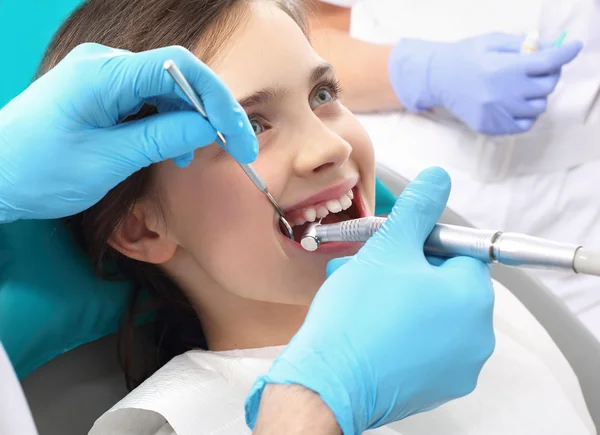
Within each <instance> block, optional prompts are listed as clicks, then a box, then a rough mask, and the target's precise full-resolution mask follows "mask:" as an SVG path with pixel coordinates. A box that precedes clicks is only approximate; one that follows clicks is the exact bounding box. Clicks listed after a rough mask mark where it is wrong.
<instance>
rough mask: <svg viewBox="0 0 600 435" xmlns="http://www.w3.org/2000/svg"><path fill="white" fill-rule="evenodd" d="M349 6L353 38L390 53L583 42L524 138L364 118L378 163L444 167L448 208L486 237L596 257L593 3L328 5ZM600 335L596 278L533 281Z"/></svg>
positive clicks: (599, 159) (597, 85)
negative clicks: (489, 42)
mask: <svg viewBox="0 0 600 435" xmlns="http://www.w3.org/2000/svg"><path fill="white" fill-rule="evenodd" d="M331 3H336V4H338V5H344V4H345V5H346V6H350V5H351V4H354V3H357V4H356V6H355V7H354V8H353V11H352V26H351V33H352V35H353V36H355V37H357V38H360V39H363V40H367V41H370V42H375V43H386V44H392V43H395V42H396V41H398V40H399V39H401V38H404V37H415V38H422V39H428V40H437V41H455V40H458V39H462V38H466V37H470V36H475V35H481V34H484V33H489V32H495V31H501V32H506V33H513V34H525V33H528V32H531V31H533V30H538V31H539V32H540V35H541V37H542V38H544V39H548V40H551V41H552V40H555V39H556V38H557V37H558V35H559V34H560V33H561V32H562V31H563V30H567V31H568V39H569V40H574V39H579V40H581V41H583V42H584V44H585V46H584V50H583V51H582V53H581V54H580V55H579V57H578V58H577V59H575V61H574V62H573V63H571V64H570V65H567V66H566V67H565V68H564V69H563V75H562V79H561V81H560V83H559V86H558V88H557V90H556V91H555V92H554V94H552V96H551V97H550V99H549V106H548V111H547V113H546V114H544V115H543V116H542V117H541V118H540V119H539V120H538V122H537V124H536V125H535V126H534V129H533V130H532V131H531V132H529V133H527V134H524V135H520V136H516V137H514V138H509V139H491V138H487V137H484V136H481V135H477V134H474V133H472V132H470V131H468V130H467V129H466V128H465V127H463V126H462V125H461V124H460V123H458V122H456V121H455V120H453V119H449V117H448V116H447V114H445V113H443V111H437V113H434V115H428V117H424V116H416V115H412V114H405V113H393V114H385V115H384V114H374V115H365V116H360V119H361V121H363V123H364V124H365V126H366V127H367V129H368V131H369V133H370V134H371V136H372V138H373V140H374V144H375V151H376V158H377V160H378V161H380V162H381V163H382V164H384V165H386V166H388V167H390V168H391V169H394V170H396V171H398V172H399V173H401V174H403V175H405V176H406V177H408V178H413V177H414V176H415V175H416V174H417V173H418V172H419V171H420V170H421V169H423V168H425V167H428V166H432V165H439V166H442V167H444V168H445V169H447V170H448V171H449V172H450V174H451V176H452V180H453V190H452V195H451V197H450V201H449V205H450V207H452V208H453V209H454V210H455V211H457V212H458V213H460V214H461V215H463V216H464V217H465V218H467V219H469V220H470V221H471V222H472V223H473V224H474V225H476V226H478V227H482V228H489V229H500V230H505V231H518V232H524V233H528V234H531V235H536V236H540V237H545V238H548V239H553V240H557V241H561V242H569V243H575V244H582V245H586V246H588V247H590V248H595V249H600V194H598V193H597V191H596V190H595V187H594V186H596V185H598V184H600V25H599V23H600V0H525V1H524V0H507V1H482V0H450V1H442V0H419V1H415V0H394V1H389V0H364V1H362V2H357V1H352V0H335V1H333V0H332V1H331ZM535 273H536V274H537V275H538V276H539V277H540V278H541V279H542V280H543V281H544V282H545V283H546V284H547V285H548V286H549V287H550V288H551V289H552V290H553V291H554V292H555V293H556V294H557V295H558V296H559V297H561V298H562V300H563V301H565V302H566V304H567V305H568V306H569V307H570V308H571V309H572V310H573V311H574V312H575V313H576V314H577V315H578V316H579V318H580V319H581V320H582V321H583V322H584V323H585V324H586V325H588V327H589V328H590V329H591V330H592V331H593V332H594V333H595V335H596V336H597V337H600V278H595V277H586V276H577V275H574V274H569V273H561V272H547V271H536V272H535Z"/></svg>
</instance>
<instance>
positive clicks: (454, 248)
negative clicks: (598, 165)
mask: <svg viewBox="0 0 600 435" xmlns="http://www.w3.org/2000/svg"><path fill="white" fill-rule="evenodd" d="M385 221H386V218H381V217H365V218H360V219H353V220H349V221H344V222H339V223H336V224H325V225H321V224H319V223H313V224H310V225H309V226H308V228H307V229H306V231H305V232H304V235H303V236H302V240H301V244H302V247H303V248H304V249H305V250H307V251H315V250H317V248H318V247H319V245H320V244H321V243H330V242H366V241H367V240H369V238H371V236H372V235H373V234H375V232H376V231H377V230H379V229H380V228H381V226H382V225H383V224H384V223H385ZM423 250H424V253H425V254H426V255H430V256H435V257H444V258H450V257H457V256H466V257H472V258H476V259H478V260H481V261H483V262H485V263H500V264H504V265H506V266H516V267H535V268H546V269H563V270H570V271H573V272H575V273H582V274H587V275H596V276H600V252H597V251H590V250H588V249H585V248H583V247H581V246H578V245H571V244H566V243H558V242H553V241H550V240H545V239H542V238H539V237H532V236H528V235H525V234H518V233H503V232H501V231H494V230H479V229H475V228H468V227H461V226H456V225H445V224H437V225H436V226H435V228H434V229H433V231H432V232H431V234H430V235H429V237H428V239H427V240H426V241H425V245H424V249H423Z"/></svg>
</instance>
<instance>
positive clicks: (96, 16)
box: [38, 0, 306, 388]
mask: <svg viewBox="0 0 600 435" xmlns="http://www.w3.org/2000/svg"><path fill="white" fill-rule="evenodd" d="M248 1H250V0H89V1H87V2H85V3H84V4H83V5H82V6H80V7H79V8H78V9H77V10H76V11H75V12H74V13H73V14H72V15H71V16H70V17H69V18H68V19H67V20H66V21H65V23H64V24H63V25H62V26H61V28H60V29H59V30H58V32H57V33H56V35H55V36H54V38H53V40H52V42H51V43H50V46H49V47H48V49H47V51H46V54H45V56H44V59H43V61H42V64H41V66H40V68H39V70H38V76H39V75H41V74H44V73H46V72H47V71H48V70H50V69H51V68H53V67H54V66H55V65H56V64H58V62H60V61H61V60H62V59H63V58H64V57H65V56H66V55H67V54H68V53H69V52H70V51H71V50H72V49H73V48H75V47H76V46H77V45H79V44H82V43H84V42H95V43H98V44H102V45H106V46H110V47H113V48H120V49H125V50H130V51H132V52H139V51H145V50H151V49H154V48H160V47H165V46H170V45H180V46H183V47H185V48H187V49H188V50H191V51H195V52H200V58H201V60H202V61H204V62H205V63H206V62H209V61H210V60H211V59H212V58H213V56H214V55H215V54H216V53H217V52H218V51H219V50H220V49H221V48H222V46H223V44H224V43H226V42H227V40H228V39H229V38H230V37H231V35H232V33H233V31H234V30H235V28H236V26H237V25H239V24H240V23H241V22H242V20H243V18H244V16H245V14H244V12H245V11H244V8H243V7H242V6H243V5H244V4H247V3H248ZM272 1H275V2H276V3H277V5H278V6H279V7H280V8H281V9H282V10H283V11H285V12H286V13H287V14H288V15H290V16H291V17H292V18H293V19H294V20H295V21H296V22H297V23H298V25H300V27H301V28H302V29H303V30H304V31H305V33H306V24H305V19H304V15H303V12H302V10H301V8H300V6H299V4H298V2H296V1H294V0H272ZM156 113H157V111H156V109H155V108H154V107H153V106H150V105H145V106H144V107H143V108H142V110H141V111H140V112H139V113H137V114H135V115H133V116H130V117H129V118H127V119H125V120H123V122H127V121H130V120H134V119H140V118H143V117H146V116H150V115H153V114H156ZM152 174H153V170H152V166H150V167H148V168H144V169H142V170H140V171H138V172H136V173H135V174H133V175H132V176H130V177H129V178H127V179H126V180H125V181H123V182H122V183H120V184H119V185H118V186H116V187H115V188H113V189H112V190H111V191H110V192H108V194H107V195H106V196H105V197H104V198H103V199H102V200H101V201H100V202H99V203H98V204H96V205H94V206H93V207H91V208H90V209H88V210H86V211H84V212H82V213H79V214H77V215H75V216H72V217H70V218H68V219H67V224H68V226H69V228H70V230H71V232H72V233H73V235H74V237H75V239H76V240H77V242H78V243H79V244H80V245H81V246H82V247H83V248H84V250H85V251H86V252H87V254H88V255H89V256H90V259H91V261H92V262H93V265H94V268H95V270H96V272H97V273H98V274H100V276H102V277H104V278H106V279H124V280H129V281H131V282H132V287H133V292H132V303H131V308H130V311H129V313H128V315H127V316H126V317H127V318H126V319H125V321H124V323H123V328H122V330H121V339H120V344H119V359H120V361H121V365H122V367H123V370H124V371H125V377H126V381H127V386H128V387H129V388H133V387H135V386H137V385H138V384H139V383H140V382H141V381H143V380H144V379H145V378H147V377H148V376H150V375H151V374H152V373H153V372H154V371H156V370H157V369H158V368H159V367H161V366H162V365H164V364H165V363H167V362H168V361H169V360H170V359H171V358H172V357H174V356H176V355H179V354H181V353H183V352H186V351H187V350H190V349H192V348H206V342H205V340H204V336H203V334H202V328H201V326H200V322H199V320H198V317H197V315H196V313H195V312H194V310H193V309H192V307H191V305H190V304H189V302H188V301H187V300H186V298H185V296H184V295H183V293H182V292H181V291H180V290H179V289H178V287H177V286H176V285H175V283H174V282H173V281H172V280H171V279H170V278H169V277H168V276H167V275H166V274H165V273H164V272H163V271H162V270H161V269H160V268H159V267H157V266H156V265H153V264H149V263H144V262H140V261H136V260H133V259H131V258H128V257H126V256H124V255H122V254H120V253H119V252H117V251H116V250H114V249H113V248H112V247H111V246H110V245H109V244H108V243H107V241H108V239H109V237H110V236H111V234H113V233H114V231H115V230H116V229H117V228H118V226H119V225H120V224H121V222H122V221H123V219H124V218H125V217H126V216H127V215H128V214H129V213H131V211H132V209H133V207H134V205H135V203H136V201H138V200H139V199H141V198H144V197H147V196H148V195H150V194H151V193H152V192H150V190H151V185H152ZM142 291H145V292H148V293H149V295H150V297H151V300H152V301H154V302H156V303H157V306H159V307H160V309H159V311H158V317H157V320H156V321H155V322H154V323H153V329H154V331H153V332H154V338H153V341H154V345H155V347H154V351H153V355H152V357H151V358H147V361H145V362H144V364H143V365H142V367H141V370H140V367H139V364H136V366H137V368H136V369H134V364H133V363H134V357H133V354H134V352H133V329H134V328H133V325H134V321H135V318H136V314H137V313H138V312H139V311H140V309H139V308H138V305H140V304H139V303H138V299H139V295H140V294H141V292H142Z"/></svg>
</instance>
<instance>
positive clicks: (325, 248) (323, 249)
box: [277, 184, 371, 256]
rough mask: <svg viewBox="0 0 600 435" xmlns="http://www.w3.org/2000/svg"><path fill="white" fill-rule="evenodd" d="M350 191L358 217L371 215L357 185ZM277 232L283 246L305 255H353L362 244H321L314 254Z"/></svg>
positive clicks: (297, 241) (297, 242) (296, 241)
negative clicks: (352, 194) (352, 193)
mask: <svg viewBox="0 0 600 435" xmlns="http://www.w3.org/2000/svg"><path fill="white" fill-rule="evenodd" d="M352 190H353V192H354V200H353V202H354V203H355V204H356V207H357V208H358V214H359V217H367V216H369V215H370V214H371V212H370V210H369V209H368V207H367V204H366V203H365V201H364V199H363V197H362V194H361V190H360V187H359V184H357V185H356V186H355V187H354V189H352ZM277 232H278V233H279V234H280V236H281V237H282V238H283V239H284V240H285V242H284V243H285V244H287V245H288V246H290V247H291V248H292V249H297V250H299V251H301V252H303V253H305V254H309V255H314V254H329V256H331V254H338V255H353V254H355V253H356V252H357V251H358V249H359V248H360V247H361V246H362V243H356V242H332V243H324V244H322V245H321V246H319V247H318V248H317V250H316V251H315V252H308V251H306V250H304V248H303V247H302V245H300V241H299V240H290V239H289V238H287V237H286V236H284V235H283V234H281V231H279V230H277Z"/></svg>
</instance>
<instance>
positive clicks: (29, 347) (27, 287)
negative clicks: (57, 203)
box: [0, 180, 396, 378]
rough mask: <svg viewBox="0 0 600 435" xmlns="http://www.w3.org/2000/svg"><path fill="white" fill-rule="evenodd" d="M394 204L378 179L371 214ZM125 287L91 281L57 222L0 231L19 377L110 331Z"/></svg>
mask: <svg viewBox="0 0 600 435" xmlns="http://www.w3.org/2000/svg"><path fill="white" fill-rule="evenodd" d="M395 200H396V198H395V197H394V195H393V194H392V193H391V192H390V191H389V190H388V189H387V188H386V187H385V186H384V185H383V184H382V183H381V182H380V181H379V180H377V184H376V207H375V210H376V214H379V215H381V214H387V213H389V212H390V210H391V208H392V206H393V205H394V202H395ZM128 297H129V290H128V286H127V284H126V283H117V282H105V281H102V280H100V279H99V278H96V277H95V276H94V273H93V271H92V269H91V266H90V264H89V262H88V261H87V258H86V256H85V255H84V253H83V252H81V250H80V249H79V248H78V247H77V246H76V245H75V243H74V242H73V241H72V240H71V238H70V236H69V234H68V230H67V228H65V226H64V225H63V223H62V222H60V221H21V222H14V223H11V224H6V225H0V341H2V344H3V345H4V347H5V348H6V351H7V353H8V355H9V357H10V359H11V362H12V363H13V365H14V366H15V369H16V371H17V374H18V375H19V377H20V378H23V377H25V376H27V375H28V374H29V373H31V372H32V371H33V370H35V369H36V368H37V367H39V366H41V365H42V364H44V363H46V362H47V361H50V360H51V359H52V358H55V357H56V356H58V355H60V354H62V353H64V352H67V351H69V350H71V349H73V348H75V347H77V346H79V345H81V344H85V343H89V342H91V341H94V340H96V339H98V338H101V337H103V336H105V335H108V334H111V333H113V332H116V331H117V330H118V328H119V325H120V321H121V318H122V316H123V314H124V313H125V310H126V307H127V302H128Z"/></svg>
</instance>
